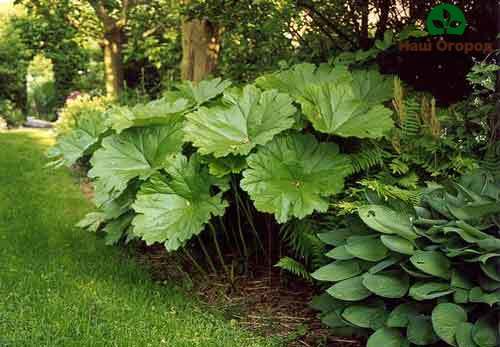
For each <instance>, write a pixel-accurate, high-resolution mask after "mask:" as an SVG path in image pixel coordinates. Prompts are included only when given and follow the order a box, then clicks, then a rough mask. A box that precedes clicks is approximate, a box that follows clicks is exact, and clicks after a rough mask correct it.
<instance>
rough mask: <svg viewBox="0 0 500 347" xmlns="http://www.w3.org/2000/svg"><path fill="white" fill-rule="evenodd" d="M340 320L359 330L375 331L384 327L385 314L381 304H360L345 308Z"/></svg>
mask: <svg viewBox="0 0 500 347" xmlns="http://www.w3.org/2000/svg"><path fill="white" fill-rule="evenodd" d="M342 318H344V319H345V320H346V321H348V322H349V323H351V324H354V325H355V326H358V327H360V328H367V329H373V330H377V329H380V328H381V327H383V326H384V323H385V321H386V319H387V312H386V310H385V307H384V305H381V304H379V305H373V304H372V305H370V304H360V305H353V306H349V307H347V308H346V309H345V310H344V312H342Z"/></svg>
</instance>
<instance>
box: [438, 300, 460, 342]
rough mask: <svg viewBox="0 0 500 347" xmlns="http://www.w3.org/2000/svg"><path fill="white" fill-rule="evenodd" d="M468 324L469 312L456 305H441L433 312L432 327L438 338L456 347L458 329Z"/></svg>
mask: <svg viewBox="0 0 500 347" xmlns="http://www.w3.org/2000/svg"><path fill="white" fill-rule="evenodd" d="M464 322H467V312H465V310H464V309H463V308H462V307H460V306H458V305H455V304H451V303H444V304H439V305H438V306H436V307H435V308H434V310H433V311H432V326H433V328H434V331H435V333H436V334H437V336H439V337H440V338H441V340H443V341H445V342H446V343H448V344H449V345H452V346H456V340H455V335H456V332H457V329H458V327H459V326H460V325H461V324H462V323H464Z"/></svg>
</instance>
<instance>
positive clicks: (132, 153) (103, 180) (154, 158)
mask: <svg viewBox="0 0 500 347" xmlns="http://www.w3.org/2000/svg"><path fill="white" fill-rule="evenodd" d="M181 147H182V123H181V122H178V123H172V124H169V125H168V126H158V127H148V128H132V129H128V130H126V131H124V132H122V133H121V134H119V135H112V136H110V137H107V138H105V139H104V140H103V141H102V148H101V149H99V150H98V151H96V152H95V154H94V157H93V158H92V160H91V163H92V166H93V168H92V170H90V172H89V176H90V177H92V178H98V179H99V182H100V187H101V188H100V189H101V190H102V191H103V192H107V193H110V194H111V195H115V196H116V195H119V194H121V193H122V192H123V191H124V190H125V188H126V187H127V183H128V182H129V181H130V180H132V179H134V178H136V177H138V178H140V179H143V180H145V179H147V178H149V177H150V176H151V175H152V174H153V173H155V172H156V171H157V170H158V169H160V168H162V167H164V166H166V165H167V164H168V162H169V160H170V158H171V156H172V155H174V154H176V153H178V152H179V151H180V150H181Z"/></svg>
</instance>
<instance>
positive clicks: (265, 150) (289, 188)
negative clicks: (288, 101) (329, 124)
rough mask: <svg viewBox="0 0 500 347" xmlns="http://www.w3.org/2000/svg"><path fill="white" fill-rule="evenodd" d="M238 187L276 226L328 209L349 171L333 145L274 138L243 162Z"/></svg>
mask: <svg viewBox="0 0 500 347" xmlns="http://www.w3.org/2000/svg"><path fill="white" fill-rule="evenodd" d="M247 162H248V166H249V168H248V169H246V170H245V171H244V172H243V177H244V178H243V180H242V181H241V187H242V188H243V190H245V191H246V192H247V193H248V194H249V195H250V197H251V198H252V200H253V201H254V204H255V207H256V208H257V209H258V210H259V211H262V212H268V213H274V215H275V217H276V219H277V220H278V222H280V223H284V222H286V221H288V220H290V219H291V218H292V217H297V218H303V217H305V216H307V215H310V214H311V213H313V212H314V211H319V212H324V211H326V210H327V209H328V206H329V202H328V199H327V198H328V197H329V196H331V195H334V194H336V193H338V192H340V191H341V190H342V189H343V186H344V177H346V175H347V174H348V170H349V168H350V162H349V160H348V159H347V158H346V157H345V156H343V155H341V154H339V148H338V146H337V145H335V144H333V143H318V142H317V141H316V139H315V138H314V136H312V135H300V134H287V135H281V136H278V137H276V138H275V139H274V140H273V141H272V142H270V143H269V144H267V145H266V146H263V147H260V148H259V150H258V151H257V153H254V154H252V155H250V157H249V158H248V160H247Z"/></svg>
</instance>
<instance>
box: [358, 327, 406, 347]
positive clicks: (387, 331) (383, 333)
mask: <svg viewBox="0 0 500 347" xmlns="http://www.w3.org/2000/svg"><path fill="white" fill-rule="evenodd" d="M366 346H367V347H409V346H410V343H409V342H408V340H407V339H405V338H404V336H403V334H401V332H400V331H399V330H398V329H393V328H382V329H379V330H377V331H376V332H375V333H373V335H372V336H370V338H369V339H368V343H367V345H366Z"/></svg>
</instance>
